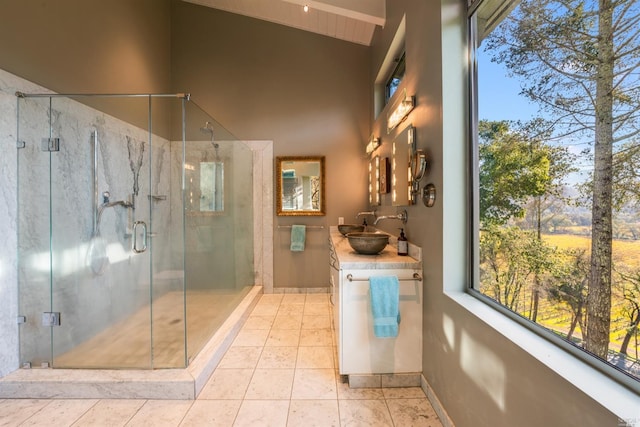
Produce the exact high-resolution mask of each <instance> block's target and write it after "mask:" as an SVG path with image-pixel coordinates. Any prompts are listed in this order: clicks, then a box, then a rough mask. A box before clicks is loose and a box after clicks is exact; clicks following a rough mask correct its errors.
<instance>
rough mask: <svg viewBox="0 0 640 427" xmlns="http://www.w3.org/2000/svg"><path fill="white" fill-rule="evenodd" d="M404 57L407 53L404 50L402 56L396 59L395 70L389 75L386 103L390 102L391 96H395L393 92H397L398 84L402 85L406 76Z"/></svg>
mask: <svg viewBox="0 0 640 427" xmlns="http://www.w3.org/2000/svg"><path fill="white" fill-rule="evenodd" d="M404 58H405V54H404V52H402V55H400V57H399V58H397V59H396V61H397V63H396V66H395V68H394V69H393V72H392V73H391V75H390V76H389V79H388V80H387V83H386V84H385V104H386V103H388V102H389V100H390V99H391V97H392V96H393V94H394V93H396V90H397V89H398V86H400V83H401V82H402V79H403V78H404V71H405V60H404Z"/></svg>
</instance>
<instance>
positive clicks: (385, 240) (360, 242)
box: [347, 231, 389, 255]
mask: <svg viewBox="0 0 640 427" xmlns="http://www.w3.org/2000/svg"><path fill="white" fill-rule="evenodd" d="M347 239H349V245H351V247H352V248H353V250H354V251H356V252H357V253H359V254H362V255H376V254H379V253H380V252H382V250H383V249H384V248H385V247H386V246H387V245H388V244H389V235H388V234H385V233H372V232H365V231H363V232H354V233H348V234H347Z"/></svg>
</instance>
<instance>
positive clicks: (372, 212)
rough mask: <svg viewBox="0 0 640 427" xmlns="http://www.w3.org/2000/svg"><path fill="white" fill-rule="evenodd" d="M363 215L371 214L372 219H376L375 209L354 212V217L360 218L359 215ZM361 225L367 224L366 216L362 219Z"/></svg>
mask: <svg viewBox="0 0 640 427" xmlns="http://www.w3.org/2000/svg"><path fill="white" fill-rule="evenodd" d="M363 215H371V216H372V217H373V219H374V220H375V219H376V211H375V210H372V211H365V212H358V213H357V214H356V219H358V218H360V217H361V216H363ZM363 225H364V226H365V227H366V226H367V225H368V224H367V218H365V219H364V222H363Z"/></svg>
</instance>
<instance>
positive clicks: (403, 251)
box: [398, 228, 409, 256]
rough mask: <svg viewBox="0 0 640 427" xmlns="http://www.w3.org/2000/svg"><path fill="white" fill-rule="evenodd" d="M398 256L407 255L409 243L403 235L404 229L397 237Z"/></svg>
mask: <svg viewBox="0 0 640 427" xmlns="http://www.w3.org/2000/svg"><path fill="white" fill-rule="evenodd" d="M398 255H400V256H406V255H409V241H408V240H407V238H406V236H405V235H404V228H401V229H400V236H399V237H398Z"/></svg>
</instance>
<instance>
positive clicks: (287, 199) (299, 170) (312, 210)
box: [276, 156, 326, 216]
mask: <svg viewBox="0 0 640 427" xmlns="http://www.w3.org/2000/svg"><path fill="white" fill-rule="evenodd" d="M324 170H325V166H324V156H284V157H276V213H277V214H278V215H281V216H322V215H325V213H326V205H325V176H324Z"/></svg>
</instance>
